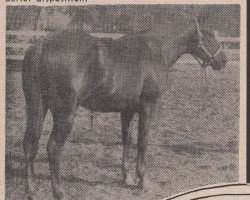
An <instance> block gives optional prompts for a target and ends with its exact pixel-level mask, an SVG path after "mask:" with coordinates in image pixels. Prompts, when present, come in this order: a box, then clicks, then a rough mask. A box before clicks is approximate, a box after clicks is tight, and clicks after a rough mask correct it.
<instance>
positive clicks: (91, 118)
mask: <svg viewBox="0 0 250 200" xmlns="http://www.w3.org/2000/svg"><path fill="white" fill-rule="evenodd" d="M89 115H90V117H89V124H90V131H93V130H94V111H93V110H90V111H89Z"/></svg>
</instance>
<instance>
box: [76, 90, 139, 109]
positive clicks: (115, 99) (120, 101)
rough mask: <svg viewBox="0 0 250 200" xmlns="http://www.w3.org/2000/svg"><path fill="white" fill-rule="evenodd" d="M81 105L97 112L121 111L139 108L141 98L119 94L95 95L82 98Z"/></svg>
mask: <svg viewBox="0 0 250 200" xmlns="http://www.w3.org/2000/svg"><path fill="white" fill-rule="evenodd" d="M78 102H79V105H80V106H82V107H85V108H87V109H91V110H93V111H97V112H120V111H122V110H125V109H137V108H138V106H139V98H136V97H124V96H122V95H117V94H113V95H112V94H106V95H101V94H99V95H94V94H91V95H90V96H89V97H88V98H82V99H80V100H79V101H78Z"/></svg>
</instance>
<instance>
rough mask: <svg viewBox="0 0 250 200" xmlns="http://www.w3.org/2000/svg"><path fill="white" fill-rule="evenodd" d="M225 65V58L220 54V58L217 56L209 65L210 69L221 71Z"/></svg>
mask: <svg viewBox="0 0 250 200" xmlns="http://www.w3.org/2000/svg"><path fill="white" fill-rule="evenodd" d="M226 64H227V57H226V55H225V54H224V53H221V54H220V56H217V57H216V58H214V59H213V61H212V62H211V63H210V65H211V66H212V68H213V69H214V70H221V69H224V68H225V67H226Z"/></svg>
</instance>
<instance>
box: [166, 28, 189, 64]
mask: <svg viewBox="0 0 250 200" xmlns="http://www.w3.org/2000/svg"><path fill="white" fill-rule="evenodd" d="M192 35H193V31H191V32H189V33H188V34H185V35H183V36H180V37H178V38H176V39H175V40H173V42H171V43H170V45H169V46H168V47H166V48H167V53H166V54H165V55H166V60H165V62H166V64H167V66H168V67H169V68H171V67H172V66H173V65H174V64H175V63H176V61H177V60H179V58H180V57H181V56H182V55H183V54H186V53H189V52H188V49H189V48H188V43H189V41H190V38H191V37H192Z"/></svg>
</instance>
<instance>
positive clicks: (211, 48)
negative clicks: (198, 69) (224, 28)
mask: <svg viewBox="0 0 250 200" xmlns="http://www.w3.org/2000/svg"><path fill="white" fill-rule="evenodd" d="M188 49H189V52H188V53H190V54H191V55H192V56H194V58H196V59H197V60H198V61H199V63H200V64H201V66H202V67H204V68H205V67H207V66H208V65H210V66H211V67H212V68H213V69H214V70H220V69H223V68H224V67H225V66H226V62H227V57H226V55H225V53H224V52H223V49H222V47H221V45H220V43H219V41H218V40H217V39H216V37H215V35H214V33H213V32H211V31H207V30H202V29H200V28H199V26H198V24H196V30H195V31H194V33H193V34H192V36H191V37H190V39H189V41H188Z"/></svg>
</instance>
